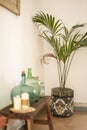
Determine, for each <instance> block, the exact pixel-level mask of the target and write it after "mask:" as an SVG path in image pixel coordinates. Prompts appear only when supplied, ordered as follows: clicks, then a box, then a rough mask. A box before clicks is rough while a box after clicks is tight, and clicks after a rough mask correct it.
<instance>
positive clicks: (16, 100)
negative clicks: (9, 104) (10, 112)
mask: <svg viewBox="0 0 87 130" xmlns="http://www.w3.org/2000/svg"><path fill="white" fill-rule="evenodd" d="M14 109H15V110H21V98H20V96H15V97H14Z"/></svg>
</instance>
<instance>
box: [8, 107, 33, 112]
mask: <svg viewBox="0 0 87 130" xmlns="http://www.w3.org/2000/svg"><path fill="white" fill-rule="evenodd" d="M10 111H12V112H14V113H28V112H33V111H35V108H34V107H29V108H28V109H26V110H24V109H21V110H15V109H14V108H10Z"/></svg>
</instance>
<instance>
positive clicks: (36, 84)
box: [26, 68, 41, 101]
mask: <svg viewBox="0 0 87 130" xmlns="http://www.w3.org/2000/svg"><path fill="white" fill-rule="evenodd" d="M26 84H27V85H29V86H32V88H34V89H35V90H36V101H38V100H39V98H40V86H41V84H40V80H39V79H38V78H37V77H33V76H32V69H31V68H28V73H27V78H26Z"/></svg>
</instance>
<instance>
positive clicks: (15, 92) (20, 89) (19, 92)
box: [10, 72, 37, 105]
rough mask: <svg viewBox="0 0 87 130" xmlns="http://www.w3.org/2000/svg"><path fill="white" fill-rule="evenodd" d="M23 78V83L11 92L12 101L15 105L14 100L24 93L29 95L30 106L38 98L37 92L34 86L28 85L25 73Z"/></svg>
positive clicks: (22, 75)
mask: <svg viewBox="0 0 87 130" xmlns="http://www.w3.org/2000/svg"><path fill="white" fill-rule="evenodd" d="M21 78H22V80H21V83H20V84H19V85H18V86H16V87H14V88H13V89H12V90H11V93H10V97H11V101H12V103H13V98H14V97H15V96H17V95H19V96H21V95H22V93H28V94H29V99H30V105H32V104H33V103H34V102H35V101H36V97H37V95H36V90H35V89H34V88H33V87H32V86H28V85H26V74H25V72H22V74H21Z"/></svg>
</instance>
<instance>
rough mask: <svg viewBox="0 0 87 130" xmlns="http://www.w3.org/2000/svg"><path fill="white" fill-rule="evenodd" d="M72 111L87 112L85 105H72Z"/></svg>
mask: <svg viewBox="0 0 87 130" xmlns="http://www.w3.org/2000/svg"><path fill="white" fill-rule="evenodd" d="M74 110H76V111H82V112H87V103H78V102H75V103H74Z"/></svg>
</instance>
